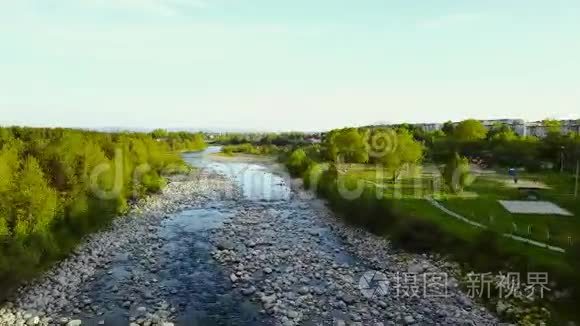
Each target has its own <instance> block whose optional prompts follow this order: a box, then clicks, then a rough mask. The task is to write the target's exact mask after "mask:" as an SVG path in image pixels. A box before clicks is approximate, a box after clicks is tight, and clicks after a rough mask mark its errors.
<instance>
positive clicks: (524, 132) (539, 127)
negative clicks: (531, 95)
mask: <svg viewBox="0 0 580 326" xmlns="http://www.w3.org/2000/svg"><path fill="white" fill-rule="evenodd" d="M479 121H480V122H481V123H482V124H483V125H484V126H485V127H486V128H487V129H488V130H489V129H490V128H492V127H493V126H494V125H496V124H503V125H507V126H509V127H510V128H511V129H512V130H513V131H514V132H515V133H516V134H517V135H519V136H535V137H538V138H543V137H546V135H547V134H548V131H547V129H546V127H545V126H544V124H543V122H542V121H529V122H527V121H525V120H523V119H491V120H479ZM453 124H454V125H457V124H459V122H453ZM560 124H561V125H562V133H563V134H568V133H570V132H575V133H580V120H560ZM411 125H412V126H414V127H417V128H420V129H422V130H423V131H427V132H432V131H436V130H441V129H442V128H443V124H442V123H415V124H411ZM397 126H399V125H398V124H392V125H380V126H375V127H397Z"/></svg>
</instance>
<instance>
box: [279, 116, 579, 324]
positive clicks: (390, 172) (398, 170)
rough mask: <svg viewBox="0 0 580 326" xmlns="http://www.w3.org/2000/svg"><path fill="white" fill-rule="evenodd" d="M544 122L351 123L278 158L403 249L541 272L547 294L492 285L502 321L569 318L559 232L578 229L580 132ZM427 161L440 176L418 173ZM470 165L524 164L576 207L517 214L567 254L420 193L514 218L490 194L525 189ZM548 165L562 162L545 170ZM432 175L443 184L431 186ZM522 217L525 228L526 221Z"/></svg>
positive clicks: (572, 291) (469, 265)
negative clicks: (543, 130)
mask: <svg viewBox="0 0 580 326" xmlns="http://www.w3.org/2000/svg"><path fill="white" fill-rule="evenodd" d="M545 123H546V124H547V125H549V126H552V129H551V130H550V132H549V133H548V135H547V137H546V138H544V139H538V138H535V137H519V136H517V135H516V134H515V133H514V132H513V131H512V130H510V129H509V128H508V127H507V126H503V125H497V126H494V127H493V128H492V129H491V130H489V131H488V130H487V129H486V128H485V127H484V126H483V125H481V123H479V122H477V121H475V120H466V121H464V122H461V123H459V124H458V125H457V126H454V125H452V124H450V123H449V124H446V126H445V128H444V131H435V132H423V131H422V130H418V129H414V128H412V127H411V126H408V125H401V126H398V128H394V129H391V128H380V127H366V128H358V129H356V128H347V129H341V130H333V131H331V132H330V133H328V134H327V135H326V137H325V141H324V142H323V143H322V144H321V145H308V146H298V147H295V148H294V149H293V150H287V151H284V152H283V153H282V154H281V160H282V161H283V162H285V164H286V166H287V168H288V170H289V172H290V173H291V174H292V175H294V176H296V177H301V178H302V179H303V181H304V184H305V186H306V187H309V188H310V189H312V190H314V191H315V192H316V193H317V194H318V195H319V196H321V197H322V198H325V199H326V200H327V202H328V204H329V206H330V207H331V208H332V209H333V210H334V211H335V213H337V214H338V215H339V216H342V217H343V218H344V219H346V221H348V222H349V223H352V224H354V225H358V226H362V227H365V228H367V229H368V230H370V231H372V232H373V233H376V234H379V235H388V237H389V239H390V240H391V241H392V242H393V243H394V244H395V245H398V246H400V247H402V248H405V249H406V250H411V251H418V252H437V253H440V254H444V255H448V256H449V257H451V258H452V259H453V260H456V261H458V262H460V263H462V265H463V269H464V271H466V272H468V271H477V272H482V273H487V272H491V273H495V274H496V273H499V272H518V273H521V275H526V273H527V272H537V271H541V272H547V273H548V274H549V276H550V280H551V283H550V285H551V286H552V288H551V293H550V294H549V295H548V296H547V298H542V299H540V298H536V299H535V300H520V299H513V298H512V299H511V300H507V299H506V300H503V299H502V298H501V297H499V296H498V293H497V291H492V292H494V293H492V296H491V298H489V300H487V304H489V305H492V306H493V308H495V309H494V310H496V311H497V313H498V314H499V315H502V318H503V319H504V320H506V321H511V322H518V323H519V324H527V325H532V324H538V323H542V322H549V323H552V324H565V323H567V322H568V321H569V320H576V321H577V320H578V319H579V317H578V315H577V309H576V308H577V306H578V302H580V279H579V277H578V275H579V274H578V270H579V268H580V265H578V261H580V256H579V253H580V250H578V244H577V243H578V242H576V243H574V242H572V241H562V239H563V237H561V236H563V235H564V233H561V234H558V232H564V231H565V232H567V233H565V234H566V238H567V239H568V238H569V237H568V235H571V237H570V238H572V237H575V236H578V235H580V232H579V231H578V230H579V229H580V228H579V226H580V222H578V216H579V214H580V205H579V201H578V200H577V199H574V197H573V194H572V193H573V187H574V185H573V183H574V177H573V174H572V173H571V172H573V167H574V166H575V162H576V160H577V159H578V155H579V153H580V152H579V151H578V148H580V136H579V135H578V134H574V133H570V134H567V135H562V134H561V133H560V132H559V126H557V124H555V123H554V122H553V121H549V120H548V121H546V122H545ZM562 152H564V153H565V156H564V154H562ZM470 163H477V164H470ZM429 165H430V166H431V167H432V168H433V169H434V170H436V173H435V174H438V175H439V177H438V178H437V180H435V178H434V177H433V174H425V173H421V172H420V171H421V168H426V167H427V166H429ZM470 165H477V166H479V167H484V168H487V169H488V170H492V169H497V170H498V171H502V170H504V169H506V168H507V167H512V166H514V167H522V168H523V169H525V171H527V172H526V173H523V175H524V176H526V177H528V178H532V179H537V180H541V181H545V182H546V183H547V184H549V185H550V186H551V189H549V190H544V191H539V192H540V193H539V196H541V198H546V199H548V200H552V201H554V202H556V203H557V204H559V205H561V206H562V207H564V208H566V209H568V210H569V211H571V212H573V214H574V215H575V216H574V217H561V216H549V215H548V216H540V217H538V216H534V217H530V216H523V217H521V218H522V220H519V221H517V222H518V223H520V222H523V223H528V224H529V225H531V227H530V228H529V229H530V230H531V229H532V227H533V229H535V230H536V229H540V230H541V232H542V234H546V231H545V230H544V229H543V228H542V227H544V228H547V232H548V234H550V231H552V232H553V233H554V234H555V235H556V236H554V237H552V238H541V239H536V238H535V237H538V234H535V233H532V232H530V233H529V234H527V233H526V234H524V235H525V236H526V237H529V238H532V239H536V240H541V241H544V242H548V243H551V244H556V245H561V246H563V247H564V248H565V250H566V253H565V254H561V253H553V252H550V251H548V250H546V249H543V248H537V247H530V246H528V245H525V244H521V243H518V242H515V241H513V240H511V239H507V238H506V237H503V236H502V235H501V232H503V231H505V230H504V229H503V226H504V225H505V224H506V221H503V222H502V221H500V222H499V223H496V224H489V225H488V228H487V229H486V230H482V229H479V228H474V227H473V226H472V225H469V224H465V223H463V222H460V221H458V220H455V219H453V218H451V217H450V216H448V215H447V214H446V213H444V212H442V211H440V210H438V209H437V208H435V207H433V206H432V205H431V204H430V203H429V202H428V201H427V200H425V199H426V198H430V197H437V198H438V199H439V200H441V201H442V202H443V203H444V204H446V203H447V201H448V200H449V202H450V203H452V206H453V207H454V208H457V209H458V210H459V211H460V212H462V213H465V214H468V213H471V214H470V215H471V216H470V215H466V216H470V218H471V219H477V218H478V217H475V214H479V215H480V216H479V218H489V217H490V216H489V215H488V214H492V213H495V214H498V215H499V216H498V217H499V218H503V219H507V220H508V221H516V219H515V218H513V217H512V216H511V214H508V213H507V212H505V213H504V211H503V209H502V210H501V211H502V214H499V213H498V211H499V210H500V209H498V208H495V207H496V206H497V205H499V204H498V203H497V202H496V201H497V199H502V196H505V197H503V198H504V199H506V197H507V199H520V198H519V197H521V196H522V195H521V194H519V193H517V191H515V189H514V191H515V192H514V191H507V190H504V188H502V185H501V183H500V182H497V180H493V181H492V180H489V179H486V178H484V177H481V178H478V179H476V178H475V176H474V175H473V174H472V173H471V172H470ZM550 166H552V167H555V168H554V170H556V169H558V170H559V169H561V170H562V171H561V172H551V171H549V167H550ZM546 167H547V168H548V170H545V169H546ZM412 171H419V172H418V173H417V172H415V173H413V172H412ZM497 174H500V175H501V172H500V173H497ZM436 181H437V182H440V183H441V186H440V187H436V186H434V185H436V184H438V183H437V182H436ZM490 184H491V185H492V186H491V187H490ZM361 185H362V186H361ZM484 190H485V191H484ZM472 191H479V192H481V193H482V196H481V197H482V198H481V199H480V198H475V199H473V200H469V199H465V197H462V196H461V195H462V194H465V195H467V194H468V193H469V192H472ZM492 194H493V195H492ZM510 196H511V197H510ZM490 208H493V209H491V210H490ZM482 214H483V216H482ZM518 218H520V216H518ZM546 221H548V222H546ZM498 224H499V225H498ZM525 226H526V225H524V227H522V228H521V229H524V230H525V229H526V227H525ZM514 232H515V231H514ZM536 232H537V231H536ZM506 301H507V302H506Z"/></svg>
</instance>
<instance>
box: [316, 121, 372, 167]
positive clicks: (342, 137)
mask: <svg viewBox="0 0 580 326" xmlns="http://www.w3.org/2000/svg"><path fill="white" fill-rule="evenodd" d="M326 147H327V155H328V158H329V159H330V160H331V161H343V162H345V163H366V162H368V159H369V155H368V152H367V145H366V141H365V137H364V135H363V134H362V133H361V132H359V131H358V130H357V129H356V128H346V129H341V130H334V131H332V132H331V134H330V135H329V136H328V138H327V143H326Z"/></svg>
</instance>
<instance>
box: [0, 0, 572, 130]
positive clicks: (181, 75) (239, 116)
mask: <svg viewBox="0 0 580 326" xmlns="http://www.w3.org/2000/svg"><path fill="white" fill-rule="evenodd" d="M467 117H475V118H499V117H521V118H525V119H530V120H531V119H541V118H545V117H554V118H580V1H578V0H568V1H566V0H517V1H516V0H513V1H512V0H487V1H476V0H471V1H470V0H457V1H451V0H430V1H419V0H416V1H410V0H358V1H354V0H351V1H342V0H284V1H282V0H0V124H25V125H36V126H71V127H104V126H121V127H144V128H149V127H194V128H196V127H202V128H222V129H223V128H226V129H227V128H245V129H260V130H320V129H328V128H333V127H342V126H347V125H361V124H368V123H375V122H401V121H409V122H427V121H443V120H448V119H453V120H457V119H463V118H467Z"/></svg>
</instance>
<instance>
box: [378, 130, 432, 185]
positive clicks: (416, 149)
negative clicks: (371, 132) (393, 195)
mask: <svg viewBox="0 0 580 326" xmlns="http://www.w3.org/2000/svg"><path fill="white" fill-rule="evenodd" d="M386 133H389V132H388V131H387V132H386ZM391 134H392V133H391ZM393 136H394V141H393V144H391V145H390V146H389V147H387V148H385V151H384V152H383V153H381V156H380V157H379V159H378V161H379V162H380V163H381V164H383V165H384V166H385V167H386V168H387V169H388V170H389V171H390V172H391V173H392V174H391V175H392V178H393V182H394V181H396V180H397V179H398V178H399V175H400V173H401V170H402V168H403V167H405V166H407V165H412V164H417V163H419V161H421V159H422V158H423V145H422V144H421V143H419V142H417V141H416V140H415V139H414V138H413V135H412V134H411V132H409V131H408V130H405V129H400V130H399V131H398V132H397V133H395V134H394V135H391V136H390V137H393ZM378 137H380V136H378ZM384 137H386V139H388V137H389V136H388V135H384Z"/></svg>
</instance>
